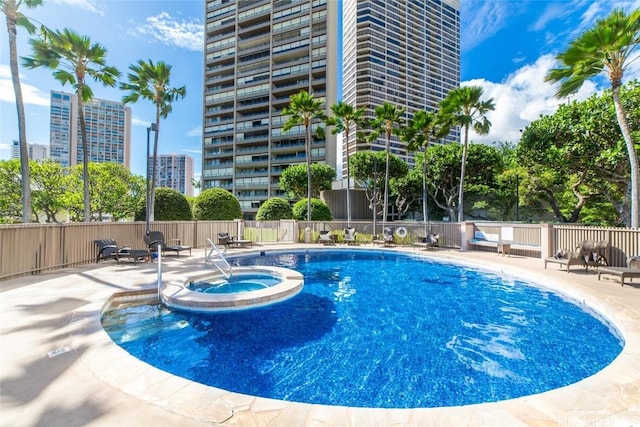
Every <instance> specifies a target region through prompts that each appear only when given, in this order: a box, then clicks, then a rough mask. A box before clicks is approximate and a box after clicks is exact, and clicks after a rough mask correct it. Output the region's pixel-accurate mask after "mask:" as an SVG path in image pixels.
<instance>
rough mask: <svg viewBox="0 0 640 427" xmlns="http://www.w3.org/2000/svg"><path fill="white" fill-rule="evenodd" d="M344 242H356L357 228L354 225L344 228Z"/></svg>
mask: <svg viewBox="0 0 640 427" xmlns="http://www.w3.org/2000/svg"><path fill="white" fill-rule="evenodd" d="M344 242H345V243H346V244H347V245H355V244H356V229H355V228H353V227H347V228H345V229H344Z"/></svg>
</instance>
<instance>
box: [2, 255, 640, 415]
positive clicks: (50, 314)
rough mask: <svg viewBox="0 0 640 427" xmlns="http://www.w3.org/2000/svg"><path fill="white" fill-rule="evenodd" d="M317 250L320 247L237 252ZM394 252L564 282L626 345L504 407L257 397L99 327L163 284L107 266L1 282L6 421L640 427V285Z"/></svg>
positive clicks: (148, 271) (152, 267) (177, 271)
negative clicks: (191, 375)
mask: <svg viewBox="0 0 640 427" xmlns="http://www.w3.org/2000/svg"><path fill="white" fill-rule="evenodd" d="M306 247H311V248H316V249H318V248H319V246H318V245H289V246H284V245H269V246H262V247H254V248H252V249H246V250H245V249H234V250H233V251H232V253H241V252H256V251H260V250H269V249H286V248H295V249H301V248H306ZM363 247H366V246H363ZM321 248H322V249H326V250H333V249H332V248H331V247H321ZM352 248H353V247H349V249H352ZM337 249H340V246H338V247H337ZM376 249H377V248H376ZM388 250H402V251H407V252H411V253H413V254H421V255H424V256H430V257H443V258H447V259H455V260H459V261H462V262H468V263H470V264H473V265H476V266H480V267H482V268H487V269H490V270H497V271H502V272H504V273H505V274H516V275H518V276H521V277H524V278H526V279H530V280H534V281H536V282H539V283H542V284H544V285H545V286H548V287H549V288H551V289H557V290H559V291H561V292H563V293H564V294H567V295H569V296H570V297H572V298H574V299H576V300H578V301H583V302H585V303H586V304H587V305H589V306H591V307H592V308H594V309H595V310H596V311H598V312H600V313H601V314H602V315H604V316H605V317H606V318H607V319H608V320H609V321H611V323H612V324H614V325H615V327H616V328H618V330H619V331H620V332H621V333H622V335H623V336H624V339H625V347H624V349H623V351H622V353H621V354H620V356H618V357H617V358H616V359H615V360H614V361H613V363H611V365H609V366H607V367H606V368H604V369H603V370H602V371H600V372H598V373H597V374H595V375H593V376H591V377H589V378H586V379H584V380H582V381H579V382H578V383H576V384H573V385H570V386H567V387H563V388H560V389H556V390H552V391H549V392H545V393H541V394H537V395H532V396H526V397H522V398H518V399H512V400H507V401H502V402H495V403H486V404H479V405H469V406H460V407H448V408H418V409H367V408H347V407H334V406H323V405H311V404H301V403H291V402H284V401H278V400H271V399H264V398H256V397H252V396H246V395H241V394H237V393H231V392H228V391H225V390H220V389H216V388H213V387H208V386H204V385H201V384H198V383H194V382H192V381H189V380H186V379H182V378H179V377H175V376H173V375H170V374H168V373H165V372H163V371H160V370H158V369H156V368H153V367H151V366H149V365H147V364H145V363H143V362H141V361H139V360H137V359H135V358H134V357H132V356H130V355H129V354H128V353H126V352H125V351H124V350H122V349H121V348H120V347H118V346H117V345H115V344H114V343H113V342H112V341H111V340H110V339H109V337H108V335H107V334H106V333H105V332H104V330H103V329H102V327H101V324H100V316H101V311H102V309H103V307H104V305H105V302H106V301H107V300H108V299H109V298H110V297H111V296H112V295H113V294H114V293H118V292H126V291H142V290H144V289H150V288H151V289H154V288H155V280H156V273H155V272H156V264H155V263H150V264H137V265H134V264H132V263H131V264H129V263H121V264H119V265H116V264H114V263H101V264H99V265H97V266H96V265H95V264H94V265H87V266H82V267H79V268H74V269H68V270H65V271H62V272H55V273H52V274H46V275H41V276H29V277H23V278H17V279H12V280H6V281H2V282H0V295H1V298H0V361H1V362H2V364H1V368H0V425H2V426H36V425H38V426H39V425H42V426H48V427H57V426H60V427H62V426H65V427H67V426H84V425H91V426H146V425H154V424H155V425H175V426H205V425H208V426H210V425H217V424H222V425H229V426H365V425H366V426H391V425H393V426H425V425H437V426H556V425H557V426H584V425H589V426H625V427H627V426H640V281H637V280H636V283H635V284H633V285H625V286H624V287H621V286H620V284H619V283H617V282H615V281H612V280H601V281H598V279H597V273H596V271H595V270H590V271H589V272H586V273H585V271H584V270H572V271H571V272H570V273H567V272H566V271H562V270H560V269H556V268H554V267H553V266H551V267H550V268H549V269H548V270H545V269H544V268H543V265H544V261H543V260H541V259H534V258H525V257H518V256H511V257H509V258H504V257H500V256H497V255H496V254H495V253H487V252H460V251H457V250H446V249H440V250H430V251H421V250H417V251H416V250H414V249H411V248H391V249H388ZM203 257H204V249H195V250H194V251H193V256H190V257H187V256H184V257H183V256H181V257H180V258H177V257H174V256H165V257H164V259H163V265H164V266H165V269H164V273H163V278H164V280H165V281H167V280H171V279H172V278H173V277H178V276H180V275H182V274H184V273H185V272H187V271H190V270H192V269H193V268H194V266H198V267H202V266H203V265H204V262H203ZM550 351H553V349H550Z"/></svg>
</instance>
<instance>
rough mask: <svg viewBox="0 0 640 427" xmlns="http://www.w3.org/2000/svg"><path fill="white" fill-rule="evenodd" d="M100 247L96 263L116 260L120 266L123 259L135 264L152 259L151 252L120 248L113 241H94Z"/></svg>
mask: <svg viewBox="0 0 640 427" xmlns="http://www.w3.org/2000/svg"><path fill="white" fill-rule="evenodd" d="M93 242H94V243H95V245H96V246H97V247H98V255H97V256H96V263H97V262H100V260H110V259H115V260H116V262H117V263H118V264H119V263H120V260H121V259H132V260H133V262H134V264H137V263H138V261H140V260H143V259H145V258H150V257H151V252H149V251H147V250H145V249H131V248H130V247H129V246H122V247H120V246H118V244H117V243H116V241H115V240H113V239H98V240H94V241H93Z"/></svg>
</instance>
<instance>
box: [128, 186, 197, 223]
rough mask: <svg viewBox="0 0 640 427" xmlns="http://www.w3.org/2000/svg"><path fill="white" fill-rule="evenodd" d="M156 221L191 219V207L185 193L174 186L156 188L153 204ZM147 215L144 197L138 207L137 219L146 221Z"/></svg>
mask: <svg viewBox="0 0 640 427" xmlns="http://www.w3.org/2000/svg"><path fill="white" fill-rule="evenodd" d="M153 208H154V211H153V219H154V221H191V219H192V216H191V208H190V207H189V202H187V198H186V197H185V196H184V194H182V193H180V192H179V191H177V190H174V189H172V188H165V187H160V188H156V194H155V203H154V205H153ZM146 215H147V207H146V206H145V200H144V197H143V198H142V200H141V201H140V204H139V205H138V209H136V214H135V220H136V221H144V220H145V219H146Z"/></svg>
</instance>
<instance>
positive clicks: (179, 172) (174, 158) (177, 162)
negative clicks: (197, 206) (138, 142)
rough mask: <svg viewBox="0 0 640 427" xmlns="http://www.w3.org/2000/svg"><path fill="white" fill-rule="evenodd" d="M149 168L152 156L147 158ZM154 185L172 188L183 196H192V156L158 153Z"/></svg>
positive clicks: (151, 163)
mask: <svg viewBox="0 0 640 427" xmlns="http://www.w3.org/2000/svg"><path fill="white" fill-rule="evenodd" d="M147 164H148V165H149V169H151V168H152V167H153V166H152V165H153V158H149V162H148V163H147ZM156 170H157V175H156V187H167V188H173V189H174V190H176V191H179V192H181V193H182V194H184V195H185V196H193V182H192V181H191V180H192V179H193V157H191V156H187V155H184V154H158V158H157V169H156Z"/></svg>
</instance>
